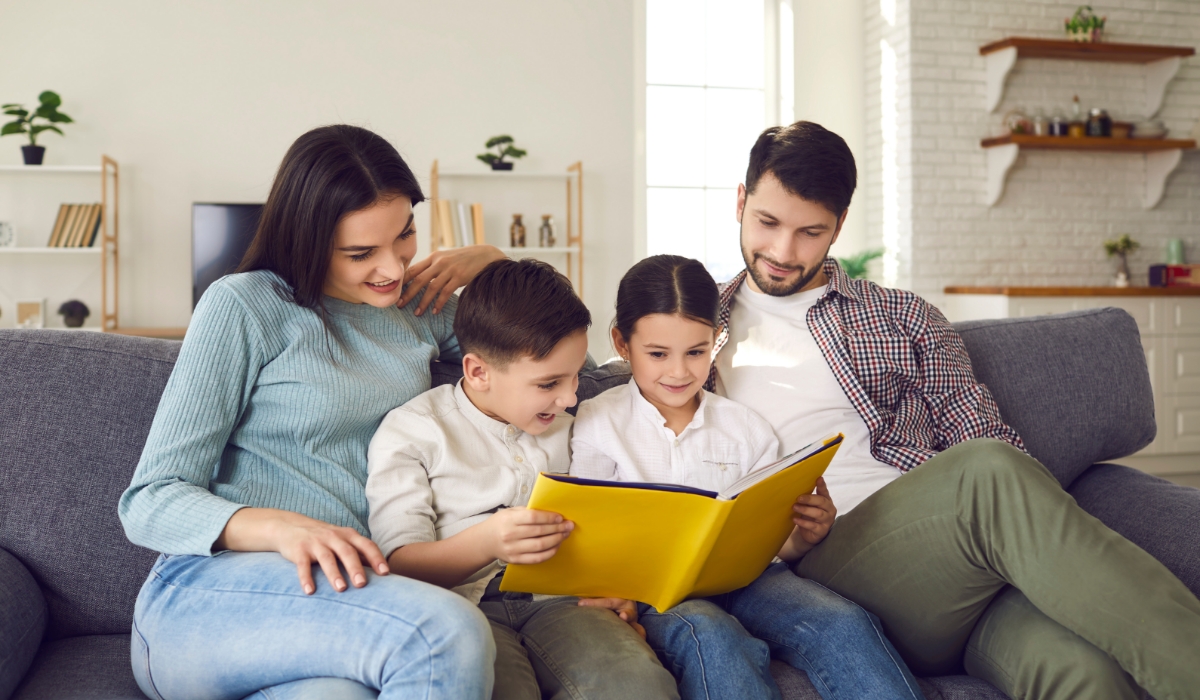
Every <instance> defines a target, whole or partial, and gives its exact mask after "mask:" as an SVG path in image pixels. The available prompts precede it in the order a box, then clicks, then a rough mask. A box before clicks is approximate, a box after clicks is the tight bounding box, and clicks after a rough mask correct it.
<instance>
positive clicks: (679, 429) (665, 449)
mask: <svg viewBox="0 0 1200 700" xmlns="http://www.w3.org/2000/svg"><path fill="white" fill-rule="evenodd" d="M717 314H718V296H717V285H716V283H715V282H714V281H713V279H712V277H711V276H710V275H709V274H708V271H706V270H705V269H704V266H703V265H701V264H700V263H699V262H697V261H695V260H690V259H688V258H682V257H678V256H674V255H656V256H653V257H650V258H647V259H645V260H643V261H641V262H640V263H638V264H637V265H634V266H633V268H631V269H630V270H629V272H627V273H626V274H625V277H624V278H623V279H622V280H621V285H620V287H619V288H618V290H617V316H616V320H615V321H614V324H613V330H612V337H613V344H614V345H615V346H616V349H617V352H618V353H619V354H620V355H621V357H622V358H624V359H625V361H627V362H628V363H629V366H630V369H631V371H632V373H633V378H632V379H631V380H630V382H629V384H627V385H625V386H621V387H617V388H615V389H611V390H609V391H606V392H604V393H603V394H601V395H600V396H597V397H596V398H594V399H592V400H591V401H587V402H585V403H583V404H581V405H580V407H579V412H578V414H577V416H576V418H575V429H574V435H573V437H572V439H571V450H572V460H571V474H573V475H576V476H581V477H586V478H591V479H615V480H621V481H653V482H669V483H677V484H684V485H686V486H693V487H698V488H703V489H709V490H713V491H719V490H720V489H721V488H723V487H725V486H728V485H729V484H731V483H732V482H734V481H735V480H737V479H738V478H740V477H741V476H743V475H745V474H746V473H747V472H750V471H752V470H754V469H755V468H757V467H761V466H764V465H766V464H769V463H771V462H773V461H775V459H776V458H777V457H778V454H777V452H778V451H779V443H778V441H777V440H776V438H775V435H774V434H773V433H772V430H771V427H770V425H769V424H768V423H767V422H766V421H765V420H764V419H762V418H761V417H759V416H758V415H757V414H755V413H754V412H753V411H751V410H750V409H748V408H746V407H745V406H742V405H740V404H737V403H734V402H733V401H730V400H729V399H726V398H723V397H721V396H717V395H715V394H711V393H709V392H707V391H705V390H704V389H703V385H704V380H705V379H706V378H707V377H708V370H709V364H710V362H711V356H712V348H713V343H714V342H715V340H716V335H717ZM793 511H794V512H793V522H795V524H796V528H795V529H794V530H793V532H792V535H791V536H790V537H789V538H788V540H787V542H785V543H784V545H783V548H782V549H780V551H779V558H780V559H782V560H783V561H781V562H776V563H773V564H771V565H770V566H769V567H767V570H766V571H765V572H763V574H762V575H761V576H759V577H758V579H756V580H755V581H754V582H753V583H751V584H750V585H749V586H747V587H745V588H742V589H740V590H737V591H733V592H731V593H726V594H724V595H720V596H715V597H712V598H706V599H697V600H688V601H685V602H683V603H680V604H679V605H677V606H675V607H674V608H671V609H669V610H666V611H664V612H662V613H657V612H654V611H653V610H652V609H651V608H649V606H646V605H639V606H638V607H639V612H640V613H641V618H640V621H641V624H642V626H644V627H645V630H646V635H647V641H648V642H649V643H650V646H652V647H653V648H654V650H655V651H656V652H657V653H658V655H659V658H660V659H661V660H662V662H663V665H665V666H666V667H667V668H668V669H669V670H671V672H672V673H674V674H675V677H676V678H677V679H678V680H679V686H680V693H681V695H682V696H683V698H685V700H689V699H693V698H746V697H755V698H778V697H780V691H779V688H778V687H777V686H776V684H775V681H774V680H773V679H772V677H771V674H770V671H769V664H770V660H771V657H772V656H774V657H776V658H779V659H781V660H783V661H785V662H787V663H788V664H790V665H792V666H793V667H795V668H797V669H800V670H802V671H804V672H806V673H807V674H808V677H809V679H810V680H812V683H813V685H814V686H816V688H817V691H818V692H819V693H820V694H821V697H822V698H825V700H833V699H834V698H837V699H839V700H840V699H845V700H851V699H857V700H861V699H862V698H920V697H922V696H921V691H920V689H919V688H918V687H917V683H916V679H914V678H913V676H912V674H911V673H910V672H909V670H908V667H907V666H905V664H904V661H903V660H901V659H900V656H899V654H897V653H896V650H895V649H894V648H893V647H892V645H891V643H890V642H888V641H887V638H886V637H885V636H884V634H883V630H882V629H881V627H880V624H879V622H878V620H877V619H876V618H875V617H874V616H873V615H870V614H869V613H867V612H866V611H864V610H863V609H862V608H859V607H858V606H857V605H855V604H854V603H852V602H850V601H848V600H846V599H844V598H842V597H841V596H839V595H837V594H835V593H833V592H831V591H829V590H827V589H825V588H823V587H822V586H821V585H820V584H817V583H815V582H813V581H810V580H807V579H802V578H800V577H798V576H796V575H795V574H793V573H792V572H791V571H790V570H789V565H790V564H792V563H794V562H796V561H797V560H799V559H800V558H801V557H803V556H804V554H805V553H807V552H808V551H809V550H810V549H812V548H813V547H814V546H815V545H816V544H817V543H819V542H820V541H821V540H822V539H824V537H825V535H826V534H827V533H828V532H829V528H830V526H831V525H832V523H833V518H834V516H835V515H836V510H835V509H834V507H833V502H832V501H831V500H830V499H829V492H828V491H827V490H826V488H825V484H824V481H819V482H818V484H817V492H816V493H815V494H807V495H803V496H800V497H799V498H798V499H797V500H796V504H795V506H794V507H793ZM580 604H581V605H583V604H592V605H603V606H605V607H613V608H614V609H619V608H620V605H619V602H616V601H612V600H607V599H597V600H594V601H590V602H589V601H582V602H581V603H580Z"/></svg>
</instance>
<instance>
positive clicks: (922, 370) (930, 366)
mask: <svg viewBox="0 0 1200 700" xmlns="http://www.w3.org/2000/svg"><path fill="white" fill-rule="evenodd" d="M824 269H825V274H826V275H828V276H829V290H828V291H827V292H826V293H825V295H824V296H822V297H821V298H820V299H819V300H818V301H817V303H816V304H814V305H813V307H812V308H811V309H809V311H808V327H809V330H811V331H812V334H813V338H814V339H815V340H816V341H817V345H818V346H819V347H820V348H821V352H822V353H823V354H824V355H825V361H826V362H828V363H829V368H830V369H832V370H833V374H834V376H835V377H837V380H838V384H840V385H841V386H842V390H843V391H845V392H846V396H848V397H849V398H850V403H852V404H854V407H855V408H856V409H858V413H859V415H861V416H862V418H863V421H865V422H866V424H867V429H868V430H870V432H871V454H872V455H874V456H875V459H878V460H879V461H881V462H884V463H886V464H891V465H893V466H895V467H897V468H898V469H900V471H908V470H910V469H912V468H913V467H916V466H918V465H920V464H921V463H922V462H924V461H925V460H927V459H929V458H930V457H932V456H934V455H936V454H937V453H938V452H941V451H942V450H945V449H947V448H949V447H951V446H952V445H956V444H958V443H960V442H963V441H964V440H970V439H972V438H981V437H988V438H996V439H997V440H1003V441H1004V442H1007V443H1009V444H1012V445H1015V446H1016V447H1019V448H1021V449H1022V450H1023V449H1025V446H1024V444H1023V443H1022V442H1021V438H1020V436H1018V435H1017V433H1016V431H1015V430H1013V429H1012V428H1010V427H1009V426H1007V425H1005V423H1004V421H1003V420H1001V419H1000V409H999V407H997V406H996V401H995V399H993V398H992V394H991V392H990V391H988V389H987V387H986V386H984V385H982V384H980V383H979V382H977V381H976V380H975V373H974V372H973V371H972V370H971V360H970V358H969V357H967V350H966V347H965V346H964V345H963V341H962V338H961V337H960V336H959V335H958V333H957V332H956V331H955V330H954V329H953V328H951V327H950V323H949V322H948V321H947V320H946V317H945V316H943V315H942V312H940V311H938V310H937V308H935V307H934V306H932V305H930V304H929V303H928V302H926V301H925V300H924V299H922V298H921V297H919V296H917V295H915V294H913V293H911V292H906V291H902V290H899V289H887V288H884V287H880V286H879V285H877V284H874V283H873V282H868V281H866V280H855V279H850V278H849V277H848V276H846V273H845V272H843V271H842V268H841V266H839V265H838V264H837V262H836V261H835V260H833V258H826V260H825V268H824ZM745 279H746V271H744V270H743V271H742V272H741V273H739V274H738V275H737V276H736V277H734V278H733V279H732V280H730V281H729V282H727V283H725V284H724V285H722V287H721V319H720V321H721V332H720V334H719V335H718V336H717V343H716V347H715V348H714V349H713V357H714V358H715V357H716V355H717V353H719V352H720V351H721V348H722V347H724V345H725V343H726V342H727V341H728V340H729V312H730V309H731V308H732V307H733V300H734V295H735V294H736V292H737V290H738V287H740V286H741V284H742V281H743V280H745ZM716 378H717V370H716V363H713V368H712V370H711V372H710V373H709V376H708V382H707V384H706V385H705V388H707V389H708V390H709V391H712V390H713V387H714V386H715V382H716Z"/></svg>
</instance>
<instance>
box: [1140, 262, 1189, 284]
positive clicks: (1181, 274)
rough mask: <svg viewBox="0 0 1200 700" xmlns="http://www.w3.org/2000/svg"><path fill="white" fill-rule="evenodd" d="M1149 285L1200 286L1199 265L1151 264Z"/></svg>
mask: <svg viewBox="0 0 1200 700" xmlns="http://www.w3.org/2000/svg"><path fill="white" fill-rule="evenodd" d="M1150 286H1151V287H1200V265H1151V266H1150Z"/></svg>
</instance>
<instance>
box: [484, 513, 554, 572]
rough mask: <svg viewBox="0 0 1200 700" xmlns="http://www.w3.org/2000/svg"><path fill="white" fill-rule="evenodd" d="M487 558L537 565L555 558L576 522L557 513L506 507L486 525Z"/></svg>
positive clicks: (486, 522)
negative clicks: (559, 547)
mask: <svg viewBox="0 0 1200 700" xmlns="http://www.w3.org/2000/svg"><path fill="white" fill-rule="evenodd" d="M483 525H484V527H485V529H486V534H485V540H484V547H485V549H486V551H487V553H488V558H490V559H499V560H500V561H502V562H506V563H509V564H538V563H540V562H543V561H546V560H547V559H549V558H550V557H552V556H554V553H555V552H557V551H558V546H559V545H560V544H562V543H563V540H565V539H567V535H569V534H571V530H573V529H575V523H573V522H571V521H570V520H563V517H562V516H561V515H559V514H558V513H550V512H548V511H544V510H529V509H528V508H504V509H503V510H500V511H499V512H497V513H496V514H495V515H493V516H491V517H490V518H488V519H487V520H485V521H484V522H483Z"/></svg>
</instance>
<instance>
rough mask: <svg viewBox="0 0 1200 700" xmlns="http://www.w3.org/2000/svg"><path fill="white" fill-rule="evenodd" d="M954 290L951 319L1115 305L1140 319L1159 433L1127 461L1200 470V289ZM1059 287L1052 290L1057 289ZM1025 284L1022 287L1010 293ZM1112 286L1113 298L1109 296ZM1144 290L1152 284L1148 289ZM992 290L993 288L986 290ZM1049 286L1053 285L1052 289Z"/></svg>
mask: <svg viewBox="0 0 1200 700" xmlns="http://www.w3.org/2000/svg"><path fill="white" fill-rule="evenodd" d="M961 289H970V288H948V289H947V290H946V292H947V294H946V297H945V298H946V302H945V308H943V311H944V312H945V314H946V317H947V318H949V319H950V320H951V321H968V320H974V319H983V318H1018V317H1023V316H1039V315H1043V314H1057V313H1063V312H1066V311H1077V310H1081V309H1095V308H1101V307H1106V306H1115V307H1117V308H1120V309H1124V310H1125V311H1128V312H1129V314H1130V315H1131V316H1133V318H1134V320H1135V321H1136V322H1137V326H1138V331H1139V332H1140V333H1141V336H1142V349H1143V350H1144V351H1145V353H1146V365H1147V368H1148V369H1149V371H1150V383H1151V386H1152V387H1153V389H1154V413H1155V419H1156V422H1157V423H1158V436H1157V437H1156V438H1155V439H1154V442H1153V443H1151V444H1150V445H1149V446H1148V447H1146V448H1145V449H1144V450H1142V451H1141V452H1139V453H1138V454H1137V455H1135V456H1133V457H1129V458H1125V459H1122V460H1121V462H1122V463H1123V464H1128V465H1130V466H1135V467H1138V468H1139V469H1143V470H1145V471H1148V472H1151V473H1159V474H1166V473H1200V295H1187V296H1165V295H1164V296H1143V295H1136V296H1135V295H1133V294H1122V293H1121V292H1122V291H1123V290H1096V291H1097V292H1098V293H1097V294H1096V295H1095V296H1058V295H1054V294H1053V293H1052V292H1051V293H1047V295H1046V296H1034V295H1031V294H1030V292H1031V291H1032V290H1029V289H1022V288H1008V289H1004V288H1000V289H986V290H979V291H980V293H970V292H962V291H958V290H961ZM1051 289H1052V288H1051ZM1012 290H1020V293H1017V294H1013V293H1009V292H1011V291H1012ZM1105 291H1111V293H1113V294H1114V295H1113V296H1108V295H1104V292H1105ZM1140 291H1143V292H1144V290H1140ZM984 292H986V293H984ZM1048 292H1049V290H1048Z"/></svg>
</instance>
